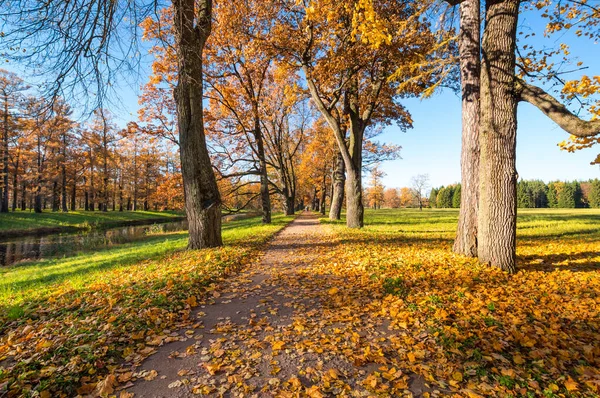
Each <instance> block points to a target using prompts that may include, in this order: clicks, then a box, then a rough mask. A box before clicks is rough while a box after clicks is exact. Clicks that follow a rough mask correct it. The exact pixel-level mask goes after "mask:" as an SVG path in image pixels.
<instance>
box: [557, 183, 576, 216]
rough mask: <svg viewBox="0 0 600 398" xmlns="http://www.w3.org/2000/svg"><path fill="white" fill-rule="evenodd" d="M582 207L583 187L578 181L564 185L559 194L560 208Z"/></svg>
mask: <svg viewBox="0 0 600 398" xmlns="http://www.w3.org/2000/svg"><path fill="white" fill-rule="evenodd" d="M581 206H582V203H581V185H579V183H578V182H577V181H574V182H568V183H564V184H563V187H562V189H561V190H560V192H559V194H558V207H560V208H565V209H575V208H577V207H581Z"/></svg>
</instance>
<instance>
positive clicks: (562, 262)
mask: <svg viewBox="0 0 600 398" xmlns="http://www.w3.org/2000/svg"><path fill="white" fill-rule="evenodd" d="M581 260H586V261H581ZM517 265H518V269H519V270H522V271H525V272H536V271H541V272H553V271H572V272H589V271H598V270H600V251H597V252H593V251H592V252H580V253H558V254H549V255H537V254H532V255H519V256H517Z"/></svg>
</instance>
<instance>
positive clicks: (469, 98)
mask: <svg viewBox="0 0 600 398" xmlns="http://www.w3.org/2000/svg"><path fill="white" fill-rule="evenodd" d="M480 25H481V22H480V10H479V0H465V1H463V2H462V3H461V4H460V34H459V41H458V49H459V54H460V78H461V91H462V152H461V159H460V166H461V187H462V189H461V191H460V192H461V193H460V194H461V198H460V213H459V216H458V228H457V230H456V239H455V240H454V247H453V250H454V252H455V253H458V254H463V255H465V256H469V257H476V256H477V213H478V205H479V204H478V198H479V91H480V89H481V85H480V76H479V74H480V72H481V61H480V60H481V54H480V48H481V44H480Z"/></svg>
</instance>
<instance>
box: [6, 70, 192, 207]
mask: <svg viewBox="0 0 600 398" xmlns="http://www.w3.org/2000/svg"><path fill="white" fill-rule="evenodd" d="M0 93H2V101H3V106H2V109H0V116H1V123H2V131H3V134H2V146H1V150H0V154H1V156H0V160H1V163H0V167H1V170H2V178H1V179H0V210H1V211H2V212H8V211H9V210H12V211H15V210H17V209H20V210H26V209H30V210H34V211H35V212H41V211H42V210H43V209H51V210H53V211H59V210H60V211H68V210H76V209H85V210H92V211H93V210H103V211H107V210H109V209H112V210H115V209H119V210H124V209H127V210H139V209H146V210H147V209H173V208H179V207H181V205H182V202H183V193H182V190H181V177H180V169H179V158H178V156H177V153H175V152H174V151H173V148H172V147H170V146H168V145H164V143H161V142H158V141H157V140H156V139H154V138H152V137H149V136H145V135H143V134H142V133H141V131H140V129H139V128H138V126H137V125H136V124H135V123H132V124H130V125H129V126H128V127H127V128H125V129H119V128H117V127H116V126H115V125H114V123H112V121H111V116H110V114H109V113H108V111H106V110H104V109H100V110H98V111H96V112H95V113H94V115H93V116H92V117H91V118H90V120H89V121H88V122H86V123H80V122H77V121H76V120H75V118H74V116H73V111H72V109H71V106H70V105H69V104H67V103H66V102H65V101H63V100H61V99H60V98H58V99H55V100H46V99H44V98H42V97H40V96H39V94H38V93H36V92H34V91H33V90H31V89H30V88H29V87H28V86H27V85H26V84H25V83H24V82H23V81H22V80H21V79H20V78H19V76H17V75H15V74H14V73H11V72H8V71H5V70H0Z"/></svg>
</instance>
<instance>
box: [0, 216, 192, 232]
mask: <svg viewBox="0 0 600 398" xmlns="http://www.w3.org/2000/svg"><path fill="white" fill-rule="evenodd" d="M182 215H183V214H182V213H181V212H175V211H123V212H119V211H109V212H99V211H93V212H92V211H90V212H85V211H72V212H68V213H62V212H44V213H40V214H37V213H33V212H27V211H16V212H13V213H2V214H0V231H7V230H26V229H35V228H52V227H85V226H95V225H102V224H107V225H110V224H114V223H123V222H127V221H140V220H147V219H157V218H167V219H168V218H173V217H181V216H182Z"/></svg>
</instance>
